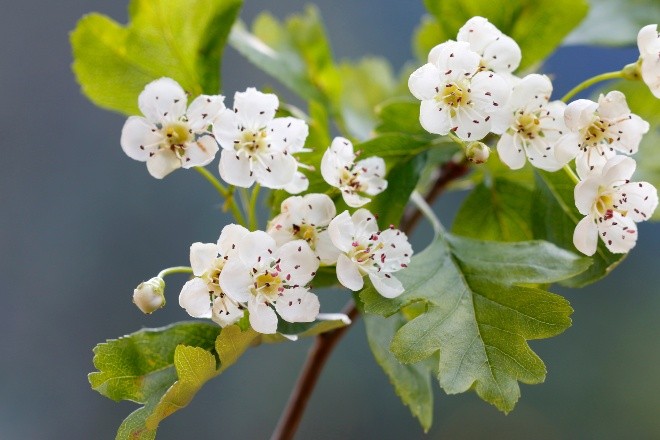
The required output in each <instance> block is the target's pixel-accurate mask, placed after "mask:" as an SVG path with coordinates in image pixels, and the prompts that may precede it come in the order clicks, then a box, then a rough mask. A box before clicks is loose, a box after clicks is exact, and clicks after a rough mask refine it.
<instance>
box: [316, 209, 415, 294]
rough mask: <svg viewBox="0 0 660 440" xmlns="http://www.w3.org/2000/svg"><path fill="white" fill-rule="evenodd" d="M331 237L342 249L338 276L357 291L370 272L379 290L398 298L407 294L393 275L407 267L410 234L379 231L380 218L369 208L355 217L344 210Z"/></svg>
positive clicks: (338, 260)
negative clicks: (378, 219)
mask: <svg viewBox="0 0 660 440" xmlns="http://www.w3.org/2000/svg"><path fill="white" fill-rule="evenodd" d="M328 232H329V233H330V238H331V239H332V242H333V243H334V245H335V246H336V247H337V248H338V249H339V250H340V251H341V254H340V255H339V258H338V259H337V279H338V280H339V282H340V283H341V284H342V285H344V286H345V287H347V288H348V289H351V290H353V291H358V290H360V289H362V287H363V285H364V281H363V279H362V277H363V276H364V275H368V276H369V279H370V280H371V283H372V284H373V285H374V287H375V288H376V290H377V291H378V293H380V294H381V295H383V296H384V297H386V298H394V297H396V296H399V295H401V293H403V285H402V284H401V282H400V281H399V280H398V279H397V278H396V277H395V276H394V275H392V274H393V273H394V272H397V271H399V270H401V269H402V268H404V267H407V265H408V263H410V256H411V255H412V253H413V251H412V247H411V246H410V243H408V237H406V234H404V233H403V232H401V231H399V230H398V229H394V227H392V226H391V227H390V229H386V230H384V231H382V232H379V231H378V225H377V224H376V219H375V217H374V216H373V214H371V213H370V212H369V211H367V210H366V209H358V210H357V211H355V213H354V214H353V216H351V215H350V214H349V213H348V211H344V212H342V213H341V214H339V215H338V216H337V217H335V219H334V220H332V221H331V222H330V226H329V227H328Z"/></svg>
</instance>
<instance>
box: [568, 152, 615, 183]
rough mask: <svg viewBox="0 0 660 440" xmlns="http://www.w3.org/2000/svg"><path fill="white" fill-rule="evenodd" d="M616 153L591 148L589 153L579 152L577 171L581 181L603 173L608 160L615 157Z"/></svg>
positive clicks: (576, 164) (576, 158)
mask: <svg viewBox="0 0 660 440" xmlns="http://www.w3.org/2000/svg"><path fill="white" fill-rule="evenodd" d="M615 155H616V153H615V152H614V151H613V150H611V149H609V148H595V147H589V148H587V151H586V152H584V151H582V150H580V151H578V154H577V156H576V157H575V169H576V171H577V174H578V176H580V179H586V178H587V177H589V176H592V175H599V174H601V173H602V170H603V167H604V166H605V164H606V163H607V161H608V159H610V158H611V157H614V156H615Z"/></svg>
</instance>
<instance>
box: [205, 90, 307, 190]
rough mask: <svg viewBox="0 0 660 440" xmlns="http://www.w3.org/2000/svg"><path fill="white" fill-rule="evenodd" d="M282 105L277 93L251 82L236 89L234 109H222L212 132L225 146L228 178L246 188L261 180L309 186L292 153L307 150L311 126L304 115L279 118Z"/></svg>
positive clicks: (224, 173) (222, 166)
mask: <svg viewBox="0 0 660 440" xmlns="http://www.w3.org/2000/svg"><path fill="white" fill-rule="evenodd" d="M278 106H279V99H278V98H277V96H275V95H273V94H271V93H262V92H259V91H258V90H256V89H255V88H253V87H250V88H248V89H247V90H246V91H245V92H236V94H235V95H234V109H233V110H229V109H225V110H224V111H222V112H221V113H220V115H219V117H218V119H217V121H216V122H215V123H214V124H213V134H214V135H215V137H216V139H217V140H218V142H219V143H220V146H221V147H222V152H221V154H220V165H219V169H220V176H221V177H222V178H223V179H224V180H225V181H226V182H227V183H229V184H231V185H236V186H240V187H243V188H248V187H250V186H252V185H253V184H254V183H255V182H257V183H259V184H261V185H263V186H265V187H267V188H276V189H279V188H287V187H289V188H290V189H292V190H294V191H301V190H303V189H306V187H307V183H306V179H304V178H301V177H300V174H298V165H299V164H298V161H297V160H296V159H295V158H294V157H293V156H292V153H297V152H301V151H305V150H304V148H303V147H304V144H305V139H307V134H308V132H309V128H308V126H307V123H305V121H302V120H300V119H296V118H291V117H286V118H275V112H276V111H277V108H278ZM303 177H304V176H303ZM296 179H298V180H299V181H300V182H297V181H296Z"/></svg>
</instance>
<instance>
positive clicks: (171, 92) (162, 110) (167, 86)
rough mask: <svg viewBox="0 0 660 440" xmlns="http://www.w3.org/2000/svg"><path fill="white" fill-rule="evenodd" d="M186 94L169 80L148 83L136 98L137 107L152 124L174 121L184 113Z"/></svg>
mask: <svg viewBox="0 0 660 440" xmlns="http://www.w3.org/2000/svg"><path fill="white" fill-rule="evenodd" d="M187 102H188V101H187V97H186V92H185V91H184V90H183V89H182V88H181V86H180V85H179V83H177V82H176V81H174V80H173V79H171V78H160V79H157V80H155V81H152V82H150V83H149V84H147V85H146V86H145V87H144V90H143V91H142V93H140V96H138V107H140V111H141V112H142V114H144V116H146V117H147V119H149V121H151V122H153V123H162V122H164V121H175V120H178V119H179V118H180V117H181V116H183V115H184V114H185V113H186V104H187Z"/></svg>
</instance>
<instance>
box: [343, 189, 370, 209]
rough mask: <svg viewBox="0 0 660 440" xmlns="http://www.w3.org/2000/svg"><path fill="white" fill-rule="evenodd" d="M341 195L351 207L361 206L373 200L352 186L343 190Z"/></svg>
mask: <svg viewBox="0 0 660 440" xmlns="http://www.w3.org/2000/svg"><path fill="white" fill-rule="evenodd" d="M341 195H342V197H343V198H344V202H345V203H346V204H347V205H348V206H350V207H351V208H359V207H361V206H364V205H366V204H367V203H369V202H370V201H371V199H370V198H369V197H363V196H361V195H359V194H358V193H356V192H355V191H353V189H352V188H349V189H345V190H342V192H341Z"/></svg>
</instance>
